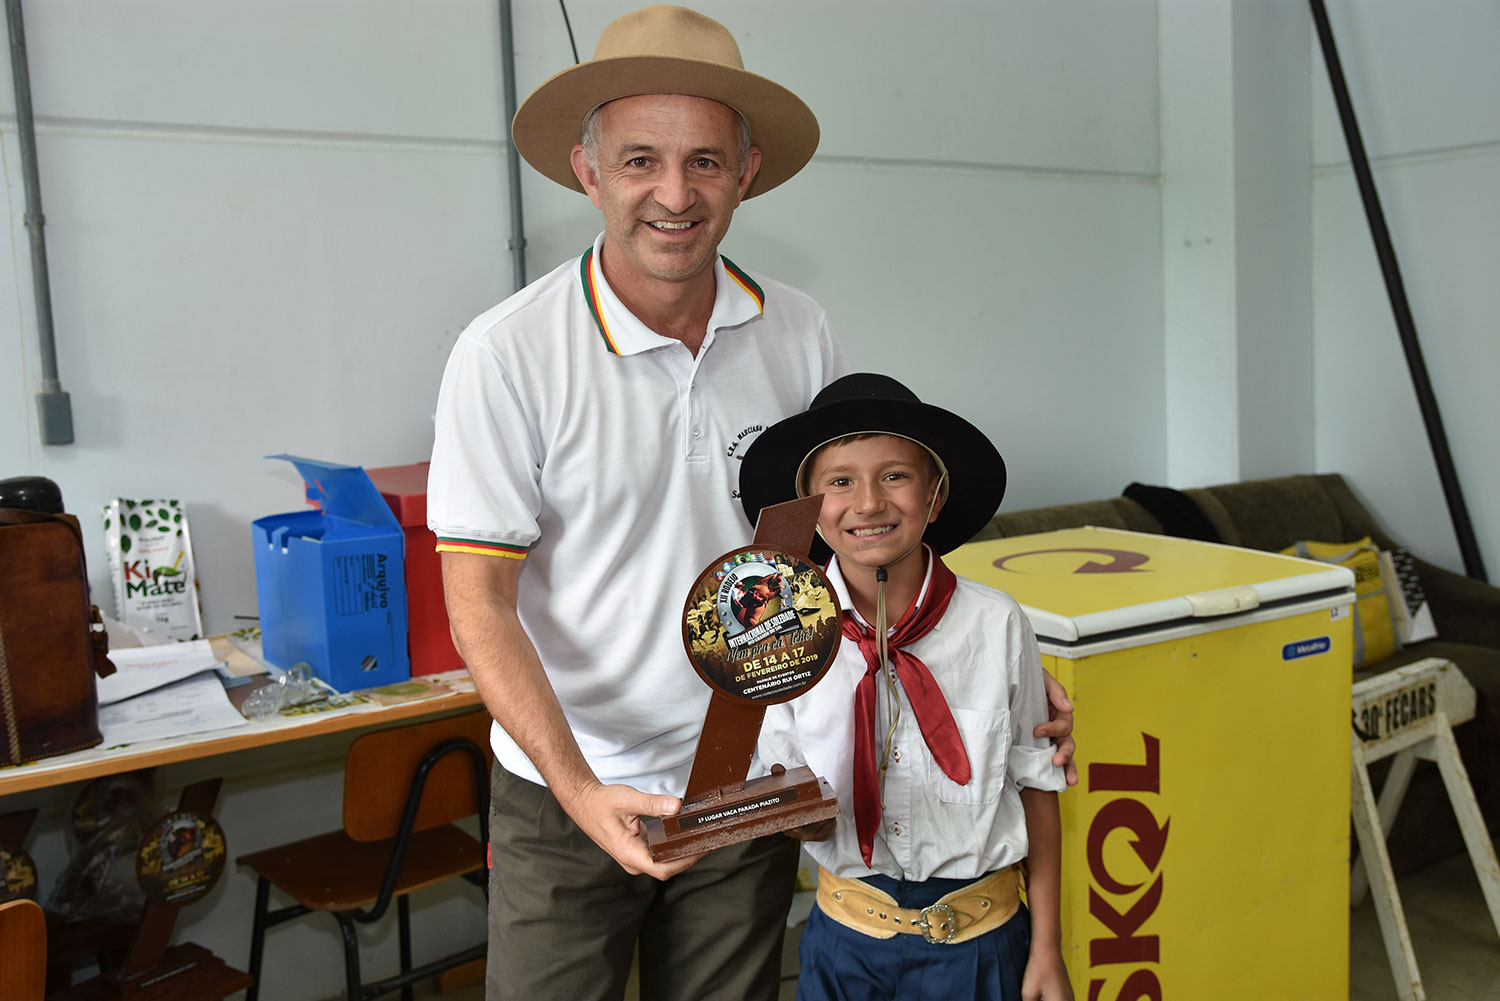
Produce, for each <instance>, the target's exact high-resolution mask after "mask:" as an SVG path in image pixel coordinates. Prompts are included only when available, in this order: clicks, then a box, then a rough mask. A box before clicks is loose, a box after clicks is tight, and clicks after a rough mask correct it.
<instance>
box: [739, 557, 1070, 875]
mask: <svg viewBox="0 0 1500 1001" xmlns="http://www.w3.org/2000/svg"><path fill="white" fill-rule="evenodd" d="M931 576H932V570H931V565H930V564H929V566H928V580H926V581H923V583H922V592H921V594H920V596H919V598H918V600H919V602H920V601H921V600H924V599H925V598H926V595H927V585H928V583H929V582H930V580H931ZM828 579H829V580H830V581H831V582H832V584H833V586H834V590H835V591H836V593H837V594H838V599H839V604H840V605H842V606H843V608H844V609H845V610H846V611H848V610H852V609H853V608H854V605H853V603H852V602H851V601H850V600H849V589H848V587H847V586H846V585H845V583H844V577H843V574H842V573H840V572H839V568H838V561H837V560H835V561H834V562H833V564H832V565H831V566H830V567H829V570H828ZM854 614H855V615H856V616H858V614H859V613H858V612H855V613H854ZM860 621H861V622H863V621H864V620H863V619H861V620H860ZM866 625H868V623H866ZM905 649H906V650H909V651H910V652H911V653H913V654H915V655H916V656H917V657H918V658H919V659H920V660H921V661H922V663H924V664H926V665H927V668H928V670H930V671H931V672H932V676H933V678H934V679H936V681H937V683H938V687H939V688H941V689H942V691H943V696H944V697H945V698H946V699H947V700H948V707H949V708H950V709H951V710H952V711H953V720H954V722H955V723H957V724H958V729H959V733H960V735H961V736H962V737H963V742H964V750H965V751H966V752H967V753H968V755H969V765H970V770H971V772H972V775H971V777H970V779H969V782H968V784H967V785H959V784H958V783H956V782H954V781H953V780H952V779H950V778H949V777H948V776H947V775H945V774H944V773H943V770H942V769H941V768H940V767H938V764H937V762H936V761H934V760H933V757H932V752H931V751H929V750H928V749H927V743H926V741H924V740H923V739H922V732H921V730H920V729H919V728H918V726H917V720H916V715H915V714H914V713H913V712H912V708H911V702H910V701H909V700H908V699H907V696H906V691H905V689H904V688H902V687H901V684H900V682H899V681H898V682H897V683H896V690H897V693H898V699H899V704H900V712H899V716H898V719H897V723H896V732H895V735H894V737H893V738H892V743H891V758H890V763H889V766H888V768H887V771H886V775H885V784H884V786H883V787H882V788H883V795H882V799H883V802H884V808H883V809H882V811H881V816H880V828H879V829H878V830H877V831H876V832H875V842H874V851H873V852H872V854H871V867H866V865H865V862H864V859H863V858H862V857H861V855H860V853H859V835H858V833H857V832H856V830H855V825H854V797H853V790H854V690H855V687H856V686H857V685H858V684H859V681H860V679H861V678H863V677H864V675H865V669H866V665H865V658H864V655H863V654H862V653H860V650H859V644H857V643H853V642H850V641H849V640H845V641H844V642H843V643H841V644H839V652H838V654H837V655H836V656H835V657H834V660H833V663H832V664H831V665H830V666H829V668H828V673H827V674H825V675H824V676H823V677H822V679H821V680H820V681H819V682H818V683H817V684H816V685H814V686H813V687H812V689H810V690H809V691H808V692H807V693H806V694H804V695H801V696H799V697H797V698H795V699H793V700H792V701H790V702H786V703H782V704H780V705H773V706H770V707H768V708H767V709H766V718H765V723H764V724H763V725H762V727H761V732H760V757H761V760H762V761H765V762H781V763H783V764H785V765H786V766H787V767H792V766H795V765H800V764H806V765H807V766H809V767H810V768H811V769H812V770H813V773H814V774H816V775H819V776H821V777H823V778H825V779H827V780H828V781H829V783H830V784H831V785H832V786H833V789H834V792H835V793H837V794H838V797H839V807H840V810H841V813H840V815H839V817H838V823H837V824H836V825H835V827H834V834H833V836H832V837H831V838H829V839H828V840H827V841H809V842H806V844H805V847H806V848H807V852H808V854H809V855H811V856H812V857H813V858H814V859H815V860H816V861H817V863H818V864H819V865H821V866H822V867H823V868H825V869H827V870H828V871H829V872H831V873H833V874H834V875H836V876H847V877H853V878H858V877H860V876H868V875H870V873H871V871H872V869H873V871H874V872H878V873H881V874H883V875H886V876H892V877H894V878H896V879H905V880H925V879H930V878H932V877H934V876H941V877H944V878H951V879H976V878H978V877H980V876H983V875H984V874H985V873H989V872H993V871H995V870H996V869H1000V868H1002V867H1004V866H1007V865H1010V864H1011V863H1013V862H1019V861H1020V860H1021V859H1023V858H1025V857H1026V848H1027V844H1026V814H1025V812H1024V811H1023V810H1022V809H1021V796H1020V791H1019V790H1020V789H1021V788H1022V787H1025V788H1033V789H1047V790H1052V791H1060V790H1062V789H1063V788H1065V786H1066V781H1065V779H1064V777H1063V770H1062V769H1061V768H1058V767H1056V766H1055V765H1053V764H1052V742H1051V741H1050V740H1048V739H1047V738H1045V737H1033V736H1032V735H1031V731H1032V729H1033V728H1034V727H1035V726H1036V725H1037V724H1038V723H1045V722H1046V721H1047V702H1046V693H1045V690H1044V689H1043V686H1042V661H1041V654H1040V652H1039V651H1038V650H1037V645H1036V637H1035V636H1034V635H1033V634H1032V631H1031V624H1030V622H1029V621H1028V620H1027V618H1026V613H1024V612H1022V611H1021V608H1020V606H1019V605H1017V604H1016V603H1015V601H1014V600H1013V599H1012V598H1011V597H1010V596H1009V595H1006V594H1004V593H1002V592H1000V591H996V590H995V589H994V588H991V587H986V586H985V585H983V584H980V583H978V582H976V581H972V580H969V579H967V578H965V577H960V578H958V587H957V590H955V591H954V593H953V598H952V600H950V601H949V603H948V608H947V609H946V610H945V611H944V612H943V617H942V618H941V619H940V620H938V623H937V625H936V626H934V627H933V629H932V631H931V632H929V633H928V634H927V635H925V636H923V637H922V638H921V639H918V640H916V641H915V642H913V643H911V644H910V645H908V646H907V647H905ZM875 684H876V691H875V705H876V711H877V714H878V717H879V722H878V724H877V726H876V728H875V729H876V733H877V735H878V737H880V738H884V736H885V733H886V729H887V727H888V726H889V722H890V721H889V719H888V718H887V717H886V715H885V701H886V694H885V693H886V686H885V682H884V681H882V680H881V679H879V678H877V679H876V682H875ZM882 744H883V740H882ZM876 753H877V755H879V754H880V750H879V749H877V752H876ZM877 760H878V757H877Z"/></svg>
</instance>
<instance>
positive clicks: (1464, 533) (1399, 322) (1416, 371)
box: [1308, 0, 1489, 582]
mask: <svg viewBox="0 0 1500 1001" xmlns="http://www.w3.org/2000/svg"><path fill="white" fill-rule="evenodd" d="M1308 5H1309V7H1310V8H1311V9H1312V17H1313V24H1314V25H1315V26H1316V28H1317V31H1318V42H1319V43H1320V44H1321V46H1322V48H1323V64H1324V65H1325V66H1326V67H1327V69H1328V84H1329V87H1330V88H1332V90H1333V101H1334V104H1335V105H1337V106H1338V112H1339V122H1340V123H1341V124H1342V125H1343V127H1344V142H1345V144H1346V145H1347V146H1348V147H1349V163H1350V165H1351V166H1352V167H1353V168H1354V178H1355V180H1356V181H1357V182H1358V184H1359V194H1360V198H1361V199H1362V200H1363V201H1364V206H1365V222H1366V223H1367V224H1368V225H1369V227H1370V239H1371V240H1373V241H1374V243H1375V256H1376V257H1377V258H1378V259H1379V260H1380V273H1381V275H1382V276H1383V277H1384V279H1385V292H1386V297H1387V298H1389V299H1390V301H1391V313H1392V314H1393V315H1394V316H1395V319H1396V330H1397V332H1398V333H1399V334H1400V335H1401V348H1402V350H1403V351H1405V352H1406V367H1407V370H1408V371H1409V372H1410V374H1411V383H1412V389H1413V391H1414V392H1415V393H1416V396H1417V406H1418V407H1419V408H1420V409H1421V411H1422V423H1423V425H1424V426H1425V427H1426V429H1427V443H1428V446H1429V447H1430V448H1431V449H1432V458H1433V462H1434V463H1435V464H1436V465H1437V472H1438V479H1439V480H1440V481H1441V482H1442V485H1443V496H1444V498H1445V499H1446V500H1447V502H1448V517H1449V518H1450V519H1451V520H1452V522H1453V534H1454V536H1455V537H1456V538H1457V539H1458V549H1459V553H1460V554H1461V555H1462V556H1463V561H1464V572H1465V573H1466V574H1468V575H1469V576H1470V577H1473V578H1474V579H1475V580H1480V581H1485V582H1488V581H1489V578H1488V577H1487V576H1485V572H1484V559H1483V557H1482V556H1481V555H1480V553H1479V543H1478V541H1477V540H1476V539H1475V537H1474V524H1473V522H1472V521H1470V520H1469V508H1468V505H1466V504H1465V503H1464V492H1463V488H1462V487H1460V486H1459V483H1458V470H1457V469H1456V468H1455V467H1454V464H1453V452H1452V450H1451V449H1450V448H1449V447H1448V434H1447V432H1446V431H1445V430H1443V417H1442V414H1441V413H1440V412H1439V411H1438V402H1437V394H1435V393H1434V392H1433V391H1432V380H1431V379H1430V378H1429V377H1428V375H1427V362H1426V361H1425V360H1424V359H1423V357H1422V345H1421V342H1420V341H1418V340H1417V324H1416V321H1415V320H1414V319H1412V313H1411V304H1410V303H1409V302H1408V301H1407V298H1406V283H1405V282H1403V281H1402V279H1401V268H1400V266H1399V265H1398V263H1397V261H1396V248H1395V246H1394V245H1393V244H1392V243H1391V231H1390V228H1389V227H1388V226H1387V225H1386V222H1385V212H1384V211H1383V210H1382V209H1381V207H1380V193H1379V192H1378V191H1376V189H1375V178H1374V176H1373V175H1372V174H1371V173H1370V159H1369V157H1368V156H1366V155H1365V142H1364V139H1363V138H1362V137H1361V136H1360V132H1359V119H1358V118H1356V117H1355V115H1354V102H1353V101H1351V100H1350V98H1349V86H1348V84H1347V83H1346V82H1345V80H1344V67H1343V64H1342V63H1341V62H1340V61H1339V51H1338V46H1337V45H1336V44H1335V42H1334V38H1333V28H1332V27H1330V25H1329V23H1328V9H1327V7H1325V6H1324V4H1323V0H1308Z"/></svg>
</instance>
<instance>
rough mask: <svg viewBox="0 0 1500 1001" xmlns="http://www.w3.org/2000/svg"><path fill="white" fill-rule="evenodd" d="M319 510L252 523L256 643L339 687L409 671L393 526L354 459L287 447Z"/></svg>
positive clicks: (399, 549) (393, 678)
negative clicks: (350, 462) (296, 452)
mask: <svg viewBox="0 0 1500 1001" xmlns="http://www.w3.org/2000/svg"><path fill="white" fill-rule="evenodd" d="M267 458H271V459H285V460H287V461H288V462H290V463H291V464H292V465H294V466H296V467H297V471H298V472H299V473H301V474H302V479H303V480H304V481H305V482H306V484H307V498H308V500H310V501H312V502H313V503H315V504H316V505H318V507H319V508H320V510H311V511H294V512H291V513H289V514H273V515H270V516H269V517H265V518H258V519H256V521H255V522H254V524H253V526H252V528H253V535H254V541H255V590H256V595H257V597H258V598H259V600H260V630H261V645H262V648H263V651H264V653H265V657H266V659H267V660H269V661H270V662H271V663H273V664H275V665H276V666H278V667H283V668H290V667H292V666H293V665H294V664H297V663H299V662H305V663H307V664H308V665H309V666H310V667H311V668H312V670H313V673H314V674H316V675H317V676H318V677H319V678H322V679H323V680H324V681H326V682H328V684H330V685H332V686H333V687H334V688H336V689H338V690H339V691H341V692H348V691H353V690H355V689H359V688H374V687H378V686H380V685H388V684H391V683H392V682H397V681H405V680H406V679H407V678H409V677H410V676H411V660H410V658H409V657H408V656H407V651H406V579H405V573H404V563H403V557H404V554H403V546H404V537H403V534H402V531H401V525H400V524H399V523H398V522H397V521H396V516H395V515H393V514H392V513H391V509H390V507H389V506H388V505H387V504H386V502H385V499H384V498H383V497H381V496H380V492H379V491H378V490H376V489H375V484H373V483H371V482H370V478H369V476H367V475H365V471H364V470H363V469H361V468H360V467H359V466H343V465H339V464H337V463H332V462H316V461H314V460H312V459H301V458H297V457H296V456H291V455H272V456H267Z"/></svg>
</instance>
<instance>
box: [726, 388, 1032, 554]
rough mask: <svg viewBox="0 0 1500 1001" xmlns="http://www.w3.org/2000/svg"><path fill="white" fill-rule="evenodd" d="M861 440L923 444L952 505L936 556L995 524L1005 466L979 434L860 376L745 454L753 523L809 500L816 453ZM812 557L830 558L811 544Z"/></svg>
mask: <svg viewBox="0 0 1500 1001" xmlns="http://www.w3.org/2000/svg"><path fill="white" fill-rule="evenodd" d="M858 434H889V435H895V436H896V437H898V438H907V439H910V440H911V441H914V442H916V443H917V444H918V445H921V446H922V447H923V448H925V449H926V450H927V451H928V452H929V453H931V455H932V457H933V459H934V460H935V461H936V462H937V467H938V472H939V474H943V473H946V476H944V479H943V483H944V491H945V493H946V495H947V500H946V501H945V503H944V504H943V509H942V510H941V511H940V512H938V516H937V520H935V521H934V522H933V523H932V524H930V525H928V526H927V530H926V532H924V533H923V535H922V538H923V540H924V541H926V542H927V544H928V545H930V546H932V548H933V549H935V550H936V551H937V552H938V553H939V554H942V553H946V552H949V551H950V550H953V549H956V548H958V547H959V546H961V545H963V544H964V543H965V542H968V541H969V540H970V539H971V538H973V537H974V535H975V533H977V532H978V531H979V530H980V529H981V528H983V527H984V526H985V523H986V522H988V521H989V520H990V518H992V517H994V514H995V511H996V510H997V509H998V508H999V507H1000V500H1001V498H1002V497H1004V496H1005V460H1004V459H1002V458H1001V457H1000V452H999V451H998V450H997V449H996V448H995V446H994V445H993V444H992V443H991V442H990V440H989V439H988V438H987V437H985V435H984V432H982V431H980V430H979V429H978V428H976V427H975V426H974V425H972V424H970V423H969V422H968V421H966V420H964V419H963V418H962V417H959V416H958V415H957V414H954V413H951V412H949V411H947V410H944V409H943V408H942V407H934V406H932V405H931V404H928V403H923V402H922V401H921V400H919V399H917V396H916V394H915V393H913V392H912V391H911V390H909V389H907V388H906V387H905V386H903V385H902V384H901V383H899V382H897V381H896V380H895V379H892V378H891V377H890V376H887V375H876V374H874V373H870V372H858V373H855V374H853V375H846V376H844V377H843V378H842V379H836V380H835V381H833V382H831V383H829V384H828V385H827V386H826V387H824V389H823V391H822V392H820V393H819V394H818V395H817V396H815V397H814V398H813V401H812V405H811V406H809V407H808V408H807V410H806V411H804V412H803V413H800V414H796V415H794V416H792V417H788V418H787V419H786V420H784V421H781V422H780V423H778V424H773V425H771V426H770V427H768V428H766V429H765V430H764V431H762V432H761V434H760V436H759V437H758V438H756V439H755V441H754V443H753V444H751V446H750V448H749V450H748V451H746V452H745V459H744V461H743V462H742V463H741V464H740V503H741V504H743V505H744V507H745V514H746V515H748V516H749V518H750V523H751V524H754V523H755V521H756V519H757V518H758V517H759V516H760V510H761V508H763V507H768V506H770V505H772V504H780V503H782V502H784V501H789V500H795V499H796V498H798V497H802V496H805V489H806V487H805V482H804V481H805V479H806V475H807V472H808V470H807V469H806V468H804V467H805V466H806V464H807V460H808V458H809V457H810V456H811V455H812V453H814V452H816V451H817V450H818V449H819V448H821V447H823V446H824V445H827V444H829V443H831V442H834V441H837V440H838V439H840V438H847V437H849V436H851V435H858ZM811 555H812V557H813V559H815V560H816V561H818V562H820V563H822V562H825V561H827V559H828V558H829V557H830V556H831V555H832V552H831V550H830V549H829V548H828V544H827V543H826V542H824V541H823V540H822V538H821V537H820V538H817V539H815V540H814V541H813V546H812V554H811Z"/></svg>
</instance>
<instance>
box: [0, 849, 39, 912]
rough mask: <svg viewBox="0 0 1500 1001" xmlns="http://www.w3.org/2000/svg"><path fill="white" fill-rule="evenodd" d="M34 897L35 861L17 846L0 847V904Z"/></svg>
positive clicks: (33, 898)
mask: <svg viewBox="0 0 1500 1001" xmlns="http://www.w3.org/2000/svg"><path fill="white" fill-rule="evenodd" d="M17 898H25V899H26V900H35V899H36V863H34V862H32V861H31V856H30V855H27V854H26V853H25V852H23V851H21V849H19V848H4V847H0V904H3V903H5V902H6V901H7V900H16V899H17Z"/></svg>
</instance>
